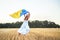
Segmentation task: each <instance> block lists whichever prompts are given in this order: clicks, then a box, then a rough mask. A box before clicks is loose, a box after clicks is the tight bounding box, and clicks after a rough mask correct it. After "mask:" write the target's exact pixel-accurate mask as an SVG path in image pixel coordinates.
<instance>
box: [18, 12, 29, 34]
mask: <svg viewBox="0 0 60 40" xmlns="http://www.w3.org/2000/svg"><path fill="white" fill-rule="evenodd" d="M24 17H25V18H24V22H23V24H22V25H21V27H20V28H19V29H18V33H19V35H20V34H23V35H25V34H27V33H28V32H29V31H30V28H29V25H28V19H29V17H30V13H29V12H28V13H27V14H25V15H24Z"/></svg>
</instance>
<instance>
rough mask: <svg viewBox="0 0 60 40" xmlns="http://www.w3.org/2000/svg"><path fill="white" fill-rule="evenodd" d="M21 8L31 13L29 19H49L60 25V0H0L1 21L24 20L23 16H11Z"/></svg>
mask: <svg viewBox="0 0 60 40" xmlns="http://www.w3.org/2000/svg"><path fill="white" fill-rule="evenodd" d="M20 9H26V10H28V11H29V12H30V13H31V16H30V19H29V20H40V21H44V20H48V21H52V22H55V23H56V24H59V25H60V0H0V23H8V22H16V21H23V18H24V17H23V16H22V17H21V18H19V19H14V18H12V17H10V16H9V14H12V13H14V12H16V11H18V10H20Z"/></svg>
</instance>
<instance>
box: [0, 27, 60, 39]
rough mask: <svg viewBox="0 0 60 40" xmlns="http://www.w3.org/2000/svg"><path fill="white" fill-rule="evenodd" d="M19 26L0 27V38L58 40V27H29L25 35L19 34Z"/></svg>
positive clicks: (59, 35) (59, 34)
mask: <svg viewBox="0 0 60 40" xmlns="http://www.w3.org/2000/svg"><path fill="white" fill-rule="evenodd" d="M18 29H19V28H0V40H60V28H31V30H30V32H29V33H28V34H26V35H19V34H18V32H17V30H18Z"/></svg>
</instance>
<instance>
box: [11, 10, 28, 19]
mask: <svg viewBox="0 0 60 40" xmlns="http://www.w3.org/2000/svg"><path fill="white" fill-rule="evenodd" d="M26 13H28V11H27V10H25V9H22V10H18V11H17V12H15V13H13V14H10V16H11V17H13V18H20V17H21V16H22V15H25V14H26Z"/></svg>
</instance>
